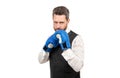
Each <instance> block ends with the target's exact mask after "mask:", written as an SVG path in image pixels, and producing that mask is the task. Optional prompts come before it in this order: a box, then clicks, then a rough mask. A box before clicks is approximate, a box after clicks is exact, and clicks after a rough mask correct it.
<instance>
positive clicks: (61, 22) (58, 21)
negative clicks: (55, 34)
mask: <svg viewBox="0 0 120 78" xmlns="http://www.w3.org/2000/svg"><path fill="white" fill-rule="evenodd" d="M68 23H69V19H68V20H67V19H66V16H65V15H56V14H54V15H53V28H54V30H55V31H56V30H65V29H66V28H67V25H68Z"/></svg>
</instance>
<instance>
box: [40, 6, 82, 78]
mask: <svg viewBox="0 0 120 78" xmlns="http://www.w3.org/2000/svg"><path fill="white" fill-rule="evenodd" d="M69 21H70V19H69V10H68V9H67V8H66V7H65V6H58V7H55V8H54V9H53V28H54V30H55V33H54V34H53V35H51V36H50V37H49V38H48V39H47V41H46V43H45V45H44V46H43V50H42V51H41V52H40V54H39V57H38V58H39V62H40V63H41V64H42V63H45V62H47V61H48V60H49V61H50V73H51V78H80V70H81V68H82V67H83V59H84V58H83V56H84V49H83V41H82V39H81V36H80V35H78V34H76V33H75V32H73V31H72V30H70V29H69V28H68V23H69Z"/></svg>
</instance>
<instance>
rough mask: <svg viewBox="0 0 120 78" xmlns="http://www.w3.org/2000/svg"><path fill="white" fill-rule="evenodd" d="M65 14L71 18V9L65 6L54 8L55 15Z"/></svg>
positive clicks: (67, 17)
mask: <svg viewBox="0 0 120 78" xmlns="http://www.w3.org/2000/svg"><path fill="white" fill-rule="evenodd" d="M54 14H56V15H65V16H66V19H67V20H68V19H69V10H68V9H67V8H66V7H65V6H58V7H55V8H54V9H53V15H54Z"/></svg>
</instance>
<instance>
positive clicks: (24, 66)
mask: <svg viewBox="0 0 120 78" xmlns="http://www.w3.org/2000/svg"><path fill="white" fill-rule="evenodd" d="M58 5H65V6H66V7H68V8H69V10H70V19H71V21H70V24H69V28H71V29H73V30H74V31H75V32H77V33H78V34H81V36H82V38H83V40H84V44H85V60H84V67H83V69H82V70H81V78H120V75H119V74H120V60H119V59H120V54H119V53H120V28H119V27H120V2H119V0H0V78H49V75H50V72H49V62H47V63H45V64H39V62H38V54H39V52H40V50H41V48H42V47H43V45H44V43H45V41H46V39H47V37H48V36H49V35H51V33H53V28H52V9H53V8H54V7H56V6H58Z"/></svg>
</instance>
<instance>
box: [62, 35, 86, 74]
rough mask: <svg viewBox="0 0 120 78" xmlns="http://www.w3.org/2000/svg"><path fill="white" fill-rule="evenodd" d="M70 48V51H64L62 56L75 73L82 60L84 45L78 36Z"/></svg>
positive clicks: (81, 64)
mask: <svg viewBox="0 0 120 78" xmlns="http://www.w3.org/2000/svg"><path fill="white" fill-rule="evenodd" d="M71 47H72V48H71V49H67V50H65V51H64V52H63V53H62V56H63V57H64V59H65V60H66V61H67V62H68V64H69V65H70V66H71V67H72V68H73V69H74V70H75V71H76V72H79V71H80V70H81V68H82V67H83V60H84V45H83V40H82V38H81V36H80V35H78V36H76V37H75V39H74V40H73V42H72V46H71Z"/></svg>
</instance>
